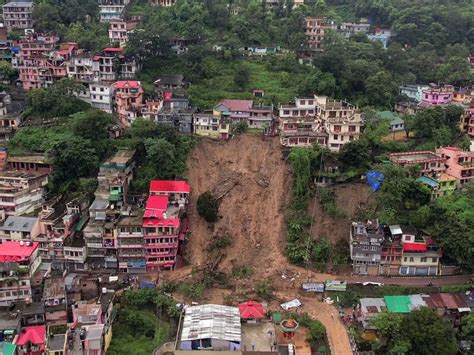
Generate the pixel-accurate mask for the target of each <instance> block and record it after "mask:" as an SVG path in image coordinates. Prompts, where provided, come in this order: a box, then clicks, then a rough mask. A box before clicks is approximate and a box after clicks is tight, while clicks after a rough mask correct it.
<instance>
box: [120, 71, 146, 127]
mask: <svg viewBox="0 0 474 355" xmlns="http://www.w3.org/2000/svg"><path fill="white" fill-rule="evenodd" d="M113 89H114V91H115V109H116V111H117V113H118V115H119V120H120V122H121V123H122V124H123V125H124V126H125V127H130V126H131V125H132V122H133V121H134V120H135V119H136V118H137V117H138V116H139V115H140V114H141V109H142V107H143V88H142V85H141V83H140V82H139V81H136V80H127V81H117V82H115V83H114V84H113Z"/></svg>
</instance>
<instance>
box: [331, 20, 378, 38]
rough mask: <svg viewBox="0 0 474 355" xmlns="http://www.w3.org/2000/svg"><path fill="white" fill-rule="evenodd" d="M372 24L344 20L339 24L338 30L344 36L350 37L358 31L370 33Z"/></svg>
mask: <svg viewBox="0 0 474 355" xmlns="http://www.w3.org/2000/svg"><path fill="white" fill-rule="evenodd" d="M369 29H370V24H368V23H353V22H343V23H341V24H340V25H338V26H337V32H339V33H341V34H342V35H343V36H344V37H346V38H349V37H351V36H353V35H355V34H357V33H363V34H365V35H366V34H368V33H369Z"/></svg>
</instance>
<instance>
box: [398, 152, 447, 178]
mask: <svg viewBox="0 0 474 355" xmlns="http://www.w3.org/2000/svg"><path fill="white" fill-rule="evenodd" d="M389 159H390V161H391V162H392V163H393V164H396V165H399V166H402V167H405V166H419V167H420V169H421V170H420V175H422V176H435V175H436V174H441V173H444V172H445V171H446V167H445V162H446V157H443V156H442V155H441V154H436V153H433V152H431V151H415V152H404V153H391V154H389Z"/></svg>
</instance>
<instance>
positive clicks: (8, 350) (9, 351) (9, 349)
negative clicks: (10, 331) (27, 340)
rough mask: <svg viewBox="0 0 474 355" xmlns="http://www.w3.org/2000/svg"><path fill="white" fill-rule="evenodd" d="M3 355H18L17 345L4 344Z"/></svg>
mask: <svg viewBox="0 0 474 355" xmlns="http://www.w3.org/2000/svg"><path fill="white" fill-rule="evenodd" d="M0 350H2V354H4V355H14V354H15V353H16V351H15V350H16V345H14V344H11V343H3V345H2V349H0Z"/></svg>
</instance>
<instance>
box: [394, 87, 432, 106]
mask: <svg viewBox="0 0 474 355" xmlns="http://www.w3.org/2000/svg"><path fill="white" fill-rule="evenodd" d="M428 88H429V86H428V85H402V86H400V95H406V96H408V98H409V99H411V100H413V101H415V102H421V99H422V97H423V91H424V90H427V89H428Z"/></svg>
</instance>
